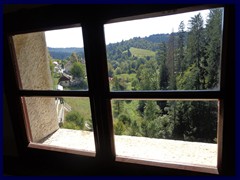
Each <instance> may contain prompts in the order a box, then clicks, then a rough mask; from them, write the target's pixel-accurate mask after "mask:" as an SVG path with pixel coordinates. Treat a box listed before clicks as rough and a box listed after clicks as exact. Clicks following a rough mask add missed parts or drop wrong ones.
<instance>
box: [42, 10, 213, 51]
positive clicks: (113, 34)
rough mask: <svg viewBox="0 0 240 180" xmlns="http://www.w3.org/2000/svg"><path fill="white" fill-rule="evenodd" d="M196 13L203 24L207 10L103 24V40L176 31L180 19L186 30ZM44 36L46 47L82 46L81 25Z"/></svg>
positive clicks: (111, 41)
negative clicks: (200, 17)
mask: <svg viewBox="0 0 240 180" xmlns="http://www.w3.org/2000/svg"><path fill="white" fill-rule="evenodd" d="M198 13H201V15H202V17H203V20H204V24H205V23H206V18H207V15H208V13H209V10H203V11H193V12H189V13H182V14H177V15H169V16H162V17H156V18H146V19H140V20H132V21H125V22H118V23H110V24H105V25H104V32H105V41H106V44H109V43H115V42H121V41H122V40H128V39H131V38H133V37H145V36H149V35H152V34H161V33H171V32H177V31H178V26H179V24H180V22H181V21H184V24H185V30H186V31H187V27H188V21H189V20H190V18H191V17H193V16H194V15H196V14H198ZM45 36H46V42H47V46H48V47H55V48H56V47H61V48H65V47H83V38H82V29H81V27H77V28H68V29H62V30H52V31H46V32H45Z"/></svg>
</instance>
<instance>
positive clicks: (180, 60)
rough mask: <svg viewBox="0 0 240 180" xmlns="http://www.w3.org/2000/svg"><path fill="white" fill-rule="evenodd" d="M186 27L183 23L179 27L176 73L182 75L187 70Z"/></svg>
mask: <svg viewBox="0 0 240 180" xmlns="http://www.w3.org/2000/svg"><path fill="white" fill-rule="evenodd" d="M184 29H185V25H184V22H183V21H181V23H180V24H179V27H178V40H177V60H176V71H177V72H178V73H182V72H183V71H185V70H186V65H185V63H184V44H185V31H184Z"/></svg>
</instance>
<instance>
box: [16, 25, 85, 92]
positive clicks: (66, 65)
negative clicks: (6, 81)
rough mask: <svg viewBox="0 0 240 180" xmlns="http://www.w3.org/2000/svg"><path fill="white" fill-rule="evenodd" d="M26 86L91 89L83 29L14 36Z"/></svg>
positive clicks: (19, 67) (55, 88)
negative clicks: (89, 86) (87, 71)
mask: <svg viewBox="0 0 240 180" xmlns="http://www.w3.org/2000/svg"><path fill="white" fill-rule="evenodd" d="M13 42H14V47H15V54H16V58H17V64H18V69H19V71H20V79H21V84H22V88H23V89H30V90H87V89H88V82H87V73H86V65H85V57H84V49H83V39H82V29H81V28H80V27H78V28H69V29H62V30H54V31H46V32H35V33H27V34H20V35H15V36H13Z"/></svg>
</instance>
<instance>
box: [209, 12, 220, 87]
mask: <svg viewBox="0 0 240 180" xmlns="http://www.w3.org/2000/svg"><path fill="white" fill-rule="evenodd" d="M222 13H223V12H222V9H212V10H210V13H209V15H208V19H207V24H206V31H207V46H206V56H207V66H206V69H207V76H206V88H208V89H212V88H219V79H220V77H219V74H220V51H221V34H222Z"/></svg>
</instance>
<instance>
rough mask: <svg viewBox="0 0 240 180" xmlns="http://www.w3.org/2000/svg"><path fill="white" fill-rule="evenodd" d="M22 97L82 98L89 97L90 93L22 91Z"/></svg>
mask: <svg viewBox="0 0 240 180" xmlns="http://www.w3.org/2000/svg"><path fill="white" fill-rule="evenodd" d="M19 95H20V96H49V97H52V96H54V97H57V96H72V97H75V96H80V97H89V96H90V92H89V91H54V90H49V91H48V90H20V91H19Z"/></svg>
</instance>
